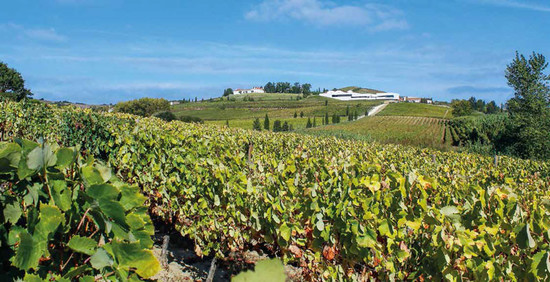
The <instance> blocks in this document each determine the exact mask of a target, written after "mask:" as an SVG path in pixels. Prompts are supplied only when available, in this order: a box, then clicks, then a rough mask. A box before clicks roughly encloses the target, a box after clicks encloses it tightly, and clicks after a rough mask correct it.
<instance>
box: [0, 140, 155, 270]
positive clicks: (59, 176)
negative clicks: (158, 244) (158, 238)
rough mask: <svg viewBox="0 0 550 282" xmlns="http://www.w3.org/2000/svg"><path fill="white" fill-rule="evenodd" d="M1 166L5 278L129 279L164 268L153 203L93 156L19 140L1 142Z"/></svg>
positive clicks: (0, 262)
mask: <svg viewBox="0 0 550 282" xmlns="http://www.w3.org/2000/svg"><path fill="white" fill-rule="evenodd" d="M0 164H1V165H0V191H1V194H0V208H1V209H2V210H3V213H2V215H0V222H2V228H0V250H1V253H2V254H9V255H7V256H6V255H3V256H2V259H0V277H10V278H11V279H16V278H23V277H25V279H29V278H30V277H33V279H40V281H42V280H41V279H49V277H50V278H53V279H55V280H59V279H65V280H73V279H78V278H84V277H85V276H86V275H92V276H96V275H100V276H102V277H105V278H106V277H109V276H111V277H109V278H114V277H116V278H115V279H117V280H126V279H135V278H138V277H137V276H136V274H137V275H139V276H140V277H142V278H148V277H151V276H152V275H154V274H155V273H156V272H157V271H158V270H159V269H160V265H159V263H158V261H157V260H156V259H155V257H154V256H153V254H152V253H151V251H150V248H151V247H152V243H153V242H152V240H151V235H153V234H154V229H153V224H152V222H151V219H150V218H149V215H148V214H147V209H146V208H145V207H143V203H144V202H145V200H146V198H145V197H144V196H143V195H141V194H140V193H139V189H138V188H136V187H130V186H128V185H126V184H124V183H123V182H120V181H119V180H118V179H116V178H115V177H113V176H112V174H111V171H110V169H109V168H107V167H105V166H104V165H102V164H100V163H99V162H96V161H94V159H93V157H89V158H87V159H84V158H82V157H81V156H80V154H79V153H78V149H76V148H58V147H57V146H56V145H48V144H42V143H41V144H38V143H33V142H30V141H25V140H17V141H16V142H15V143H6V142H0ZM137 223H139V224H137ZM119 249H121V251H119ZM52 275H53V276H52Z"/></svg>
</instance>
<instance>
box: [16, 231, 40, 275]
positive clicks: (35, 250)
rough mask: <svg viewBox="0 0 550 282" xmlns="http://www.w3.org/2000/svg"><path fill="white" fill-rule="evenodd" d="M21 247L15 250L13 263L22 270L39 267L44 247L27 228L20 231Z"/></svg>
mask: <svg viewBox="0 0 550 282" xmlns="http://www.w3.org/2000/svg"><path fill="white" fill-rule="evenodd" d="M19 238H20V242H19V247H18V248H17V250H16V251H15V259H14V261H13V265H14V266H15V267H17V268H19V269H21V270H25V271H28V270H29V269H31V268H32V269H35V270H36V269H37V267H38V261H39V260H40V258H41V257H42V254H43V252H44V249H43V248H42V247H41V246H42V244H39V243H38V242H37V241H36V240H35V239H34V238H33V236H32V235H30V234H29V233H28V232H27V231H26V230H24V231H22V232H20V233H19Z"/></svg>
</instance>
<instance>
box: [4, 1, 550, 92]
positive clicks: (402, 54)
mask: <svg viewBox="0 0 550 282" xmlns="http://www.w3.org/2000/svg"><path fill="white" fill-rule="evenodd" d="M1 7H2V8H1V9H0V42H2V43H1V44H0V61H3V62H5V63H7V64H8V65H9V66H10V67H14V68H16V69H17V70H19V71H20V72H21V73H22V74H23V76H24V77H25V79H26V81H27V86H28V87H29V88H30V89H31V90H32V91H33V92H34V93H35V97H36V98H45V99H49V100H69V101H73V102H85V103H116V102H118V101H122V100H129V99H133V98H139V97H145V96H147V97H164V98H167V99H182V98H194V97H199V98H200V97H205V98H206V97H217V96H220V95H221V93H222V92H223V89H224V88H227V87H232V88H238V87H252V86H257V85H264V84H265V83H266V82H267V81H290V82H296V81H300V82H309V83H311V84H313V87H314V88H317V87H321V88H334V87H344V86H350V85H357V86H363V87H369V88H375V89H380V90H385V91H391V92H398V93H401V94H402V95H409V96H424V97H433V98H435V99H438V100H450V99H452V98H468V97H470V96H472V95H475V96H476V97H479V98H483V99H488V100H493V99H494V100H497V101H498V102H504V101H505V100H507V99H508V98H509V97H511V95H512V91H511V90H510V88H509V87H508V86H507V85H506V80H505V79H504V70H505V67H506V64H508V63H509V62H510V61H511V60H512V59H513V57H514V54H515V51H516V50H518V51H519V52H521V53H525V54H528V53H531V52H532V51H537V52H539V53H543V54H545V55H547V56H550V36H549V35H550V34H549V31H550V2H549V1H546V0H545V1H540V0H539V1H535V0H526V1H519V0H477V1H475V0H445V1H437V0H416V1H411V0H390V1H366V0H365V1H362V0H358V1H336V0H333V1H325V0H250V1H222V0H202V1H184V0H171V1H168V0H165V1H162V0H159V1H149V0H132V1H129V0H128V1H123V0H18V1H3V3H2V5H1Z"/></svg>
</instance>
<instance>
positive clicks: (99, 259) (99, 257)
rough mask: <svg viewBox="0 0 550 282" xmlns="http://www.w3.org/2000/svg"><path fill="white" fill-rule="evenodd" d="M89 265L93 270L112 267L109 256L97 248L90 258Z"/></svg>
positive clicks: (103, 250)
mask: <svg viewBox="0 0 550 282" xmlns="http://www.w3.org/2000/svg"><path fill="white" fill-rule="evenodd" d="M90 263H91V264H92V267H93V268H95V269H103V268H105V267H108V266H112V265H113V259H112V258H111V257H110V256H109V254H108V253H107V251H105V249H103V248H99V249H97V251H96V252H95V254H93V255H92V256H91V258H90Z"/></svg>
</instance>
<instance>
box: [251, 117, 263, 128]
mask: <svg viewBox="0 0 550 282" xmlns="http://www.w3.org/2000/svg"><path fill="white" fill-rule="evenodd" d="M252 129H254V130H258V131H262V125H261V124H260V119H259V118H256V119H255V120H254V123H253V124H252Z"/></svg>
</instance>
